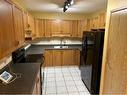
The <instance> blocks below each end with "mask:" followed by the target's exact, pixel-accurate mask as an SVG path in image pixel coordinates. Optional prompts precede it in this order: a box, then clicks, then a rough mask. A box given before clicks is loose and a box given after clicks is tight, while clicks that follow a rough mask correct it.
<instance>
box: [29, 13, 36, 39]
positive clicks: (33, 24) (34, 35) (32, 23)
mask: <svg viewBox="0 0 127 95" xmlns="http://www.w3.org/2000/svg"><path fill="white" fill-rule="evenodd" d="M28 24H29V25H30V28H29V29H30V30H31V32H32V38H33V39H34V38H35V37H36V32H35V21H34V18H33V16H32V15H30V14H28Z"/></svg>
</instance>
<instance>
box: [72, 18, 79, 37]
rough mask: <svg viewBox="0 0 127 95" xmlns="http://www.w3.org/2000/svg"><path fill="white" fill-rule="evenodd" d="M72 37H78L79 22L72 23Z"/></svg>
mask: <svg viewBox="0 0 127 95" xmlns="http://www.w3.org/2000/svg"><path fill="white" fill-rule="evenodd" d="M71 36H72V37H77V36H78V21H77V20H73V21H72V34H71Z"/></svg>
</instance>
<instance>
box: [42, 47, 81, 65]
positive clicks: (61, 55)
mask: <svg viewBox="0 0 127 95" xmlns="http://www.w3.org/2000/svg"><path fill="white" fill-rule="evenodd" d="M44 55H45V66H69V65H70V66H71V65H78V66H79V64H80V51H79V50H73V49H72V50H70V49H68V50H63V49H62V50H46V51H45V54H44Z"/></svg>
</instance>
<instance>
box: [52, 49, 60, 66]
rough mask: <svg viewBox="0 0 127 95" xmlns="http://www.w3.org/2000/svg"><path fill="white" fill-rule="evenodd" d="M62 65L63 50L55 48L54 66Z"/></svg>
mask: <svg viewBox="0 0 127 95" xmlns="http://www.w3.org/2000/svg"><path fill="white" fill-rule="evenodd" d="M61 65H62V51H61V50H53V66H61Z"/></svg>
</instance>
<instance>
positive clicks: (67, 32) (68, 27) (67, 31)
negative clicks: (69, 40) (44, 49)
mask: <svg viewBox="0 0 127 95" xmlns="http://www.w3.org/2000/svg"><path fill="white" fill-rule="evenodd" d="M61 31H62V35H64V36H68V37H70V36H71V32H72V21H66V20H62V21H61Z"/></svg>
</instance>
